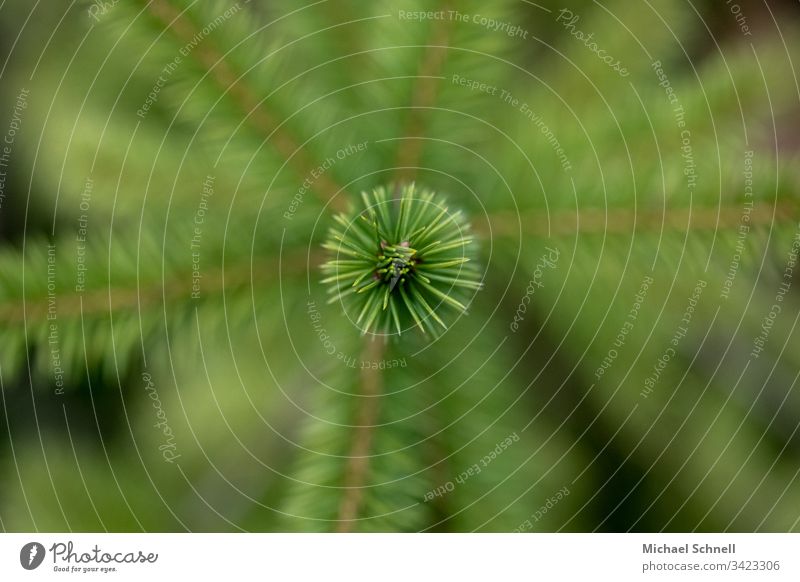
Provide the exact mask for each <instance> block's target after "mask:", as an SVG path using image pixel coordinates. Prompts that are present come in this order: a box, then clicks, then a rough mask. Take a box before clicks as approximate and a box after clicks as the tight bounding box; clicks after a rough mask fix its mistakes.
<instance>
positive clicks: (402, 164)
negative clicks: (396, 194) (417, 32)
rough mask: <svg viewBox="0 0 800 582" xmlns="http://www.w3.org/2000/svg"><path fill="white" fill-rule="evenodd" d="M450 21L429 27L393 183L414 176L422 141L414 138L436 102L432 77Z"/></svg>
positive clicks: (439, 66)
mask: <svg viewBox="0 0 800 582" xmlns="http://www.w3.org/2000/svg"><path fill="white" fill-rule="evenodd" d="M449 7H450V1H449V0H444V1H443V2H442V5H441V10H448V9H449ZM451 26H452V22H451V21H450V20H445V19H443V20H435V21H434V22H433V24H432V27H431V39H430V42H428V44H427V47H426V49H425V54H424V56H423V58H422V62H420V66H419V70H418V72H417V83H416V86H415V87H414V90H413V92H412V96H411V110H410V112H409V114H408V121H407V126H406V131H405V139H403V140H402V141H401V142H400V146H399V149H398V151H397V173H396V176H395V183H396V184H400V183H403V182H410V181H412V180H413V179H414V177H415V176H416V166H417V164H419V160H420V157H421V154H422V144H423V142H422V140H421V139H416V138H417V137H418V136H420V135H421V134H422V133H423V130H424V129H425V117H426V113H427V109H428V108H429V107H432V106H433V105H434V104H435V103H436V95H437V89H438V87H439V83H438V79H437V78H436V77H437V76H438V75H439V73H440V72H441V70H442V67H443V66H444V61H445V58H446V57H447V46H448V43H449V40H450V29H451Z"/></svg>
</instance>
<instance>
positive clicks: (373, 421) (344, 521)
mask: <svg viewBox="0 0 800 582" xmlns="http://www.w3.org/2000/svg"><path fill="white" fill-rule="evenodd" d="M383 355H384V343H383V342H382V341H378V340H376V339H374V338H373V340H372V341H368V342H367V343H366V345H365V346H364V354H363V357H362V359H363V360H364V361H366V362H379V361H381V360H383ZM381 373H382V372H381V371H380V370H377V369H374V368H372V367H367V368H364V369H363V370H361V397H362V398H361V402H360V403H359V406H358V410H357V418H356V427H355V429H354V431H353V442H352V445H351V448H350V454H349V459H348V461H347V466H346V467H345V473H344V486H345V490H344V496H343V497H342V501H341V504H340V506H339V521H338V524H337V527H336V531H337V532H340V533H345V532H349V531H352V529H353V526H354V525H355V524H356V520H357V519H358V515H359V510H360V508H361V505H362V499H363V497H364V489H363V488H364V486H365V484H366V481H367V478H368V477H369V455H370V451H371V449H372V442H373V440H374V434H375V429H376V425H377V424H378V417H379V413H380V394H381V389H382V376H381Z"/></svg>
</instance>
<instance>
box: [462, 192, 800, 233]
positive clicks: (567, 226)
mask: <svg viewBox="0 0 800 582" xmlns="http://www.w3.org/2000/svg"><path fill="white" fill-rule="evenodd" d="M742 208H743V203H742V202H741V201H737V202H733V203H730V204H727V205H725V206H720V207H708V206H700V207H695V208H673V209H667V210H665V211H661V210H638V211H634V210H631V209H627V208H611V209H608V210H604V209H601V208H581V209H579V210H578V211H577V212H576V211H574V210H558V211H555V212H553V213H552V214H551V215H550V216H549V217H548V216H547V215H546V214H543V213H542V212H540V211H530V212H524V213H522V214H521V215H519V218H518V217H517V215H516V214H514V213H512V212H506V211H503V212H495V213H492V214H491V215H490V216H489V223H491V225H492V234H493V235H494V236H516V235H517V234H518V228H517V226H516V225H517V223H518V222H521V223H522V225H523V226H522V232H523V235H526V236H534V237H546V236H564V235H570V234H596V233H600V234H602V233H607V234H624V233H626V232H631V231H633V230H634V228H635V229H636V230H647V231H653V229H656V230H658V229H660V228H661V226H662V224H663V227H664V228H665V229H667V230H687V229H688V230H691V231H701V230H730V229H734V228H737V227H738V226H739V225H740V224H741V223H742V215H743V210H742ZM798 211H800V201H798V200H794V199H791V198H784V199H782V200H780V201H778V202H777V203H775V205H774V206H773V205H772V204H771V203H769V202H768V201H762V202H761V203H760V204H759V203H758V202H757V203H756V204H755V205H754V206H753V209H752V210H751V211H750V213H749V218H750V220H749V222H748V225H749V226H750V227H751V228H752V227H754V226H769V225H772V224H777V223H785V222H786V223H788V222H793V221H795V220H797V216H798ZM481 228H482V227H481V226H480V225H476V227H475V229H476V230H477V231H479V232H481V234H488V231H485V230H484V231H482V230H481Z"/></svg>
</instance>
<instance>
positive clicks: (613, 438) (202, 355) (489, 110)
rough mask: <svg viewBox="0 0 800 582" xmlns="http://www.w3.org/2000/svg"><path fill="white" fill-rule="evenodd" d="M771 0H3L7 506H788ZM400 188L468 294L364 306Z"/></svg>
mask: <svg viewBox="0 0 800 582" xmlns="http://www.w3.org/2000/svg"><path fill="white" fill-rule="evenodd" d="M487 4H489V5H487ZM429 12H433V13H434V14H428V13H429ZM798 16H800V4H798V3H797V2H796V1H789V0H787V1H777V0H762V1H758V0H736V2H726V1H722V0H719V1H712V0H660V1H658V2H655V1H642V2H638V1H637V2H629V1H623V0H619V1H613V0H598V1H593V2H589V1H577V0H575V1H565V2H559V3H555V2H550V1H546V0H542V1H540V2H529V1H527V0H507V1H501V2H491V3H485V2H472V1H471V0H467V1H464V2H447V1H446V0H445V1H443V2H421V1H413V0H408V1H405V0H403V1H401V2H388V1H376V2H369V3H365V2H360V1H356V0H321V1H319V2H314V3H311V2H309V3H305V2H302V3H296V2H288V1H278V2H267V1H262V0H250V2H243V1H242V2H239V3H236V2H232V1H228V2H221V1H220V2H216V1H215V2H205V1H198V2H193V1H191V0H152V1H146V0H140V1H136V2H128V1H127V0H126V1H125V2H114V1H111V0H107V1H106V2H99V1H98V2H94V3H91V2H66V1H54V0H50V1H48V2H42V1H40V0H37V1H27V0H26V1H22V0H4V1H0V78H2V82H1V83H0V136H2V137H0V139H3V140H4V141H3V143H1V144H0V155H2V154H4V152H5V154H4V155H5V157H4V158H3V165H2V167H0V171H2V172H3V174H2V178H3V181H2V182H0V188H2V190H0V239H2V242H1V245H2V248H1V249H0V386H1V387H2V400H0V409H2V414H0V466H2V469H0V528H2V529H3V530H5V531H29V530H41V531H64V530H74V531H185V530H191V531H239V530H247V531H334V530H340V531H341V530H344V531H797V530H798V529H800V481H798V477H800V437H799V436H798V426H800V388H798V387H797V380H798V374H800V349H798V348H800V340H799V336H798V325H797V324H798V319H797V318H798V314H800V311H799V310H798V306H800V294H799V293H800V280H798V276H800V275H799V273H800V267H798V265H797V257H798V250H799V249H800V242H798V241H800V238H798V237H799V236H800V212H798V211H799V210H800V205H799V204H798V192H799V189H800V182H798V168H800V165H798V162H800V158H799V157H798V147H800V139H799V138H798V136H800V85H799V84H798V73H797V63H798V62H800V43H799V42H798V41H799V39H800V36H798V35H799V34H800V29H798V24H800V21H799V20H798ZM604 59H606V60H604ZM615 63H619V66H618V67H617V68H616V69H615ZM623 70H624V74H623ZM358 144H363V145H364V147H363V148H359V147H358ZM2 148H5V149H2ZM410 181H415V182H416V183H417V184H420V185H424V186H425V187H428V188H432V189H434V190H436V191H437V192H441V193H442V194H443V196H445V197H446V198H443V199H446V200H447V201H448V203H449V204H451V205H452V206H453V207H454V208H460V209H462V210H463V211H464V212H465V213H466V215H467V216H468V217H469V220H470V222H471V223H472V226H473V228H474V230H475V232H476V233H477V235H478V239H479V242H480V248H481V251H480V264H481V266H482V268H483V270H484V278H483V281H484V288H483V289H482V290H481V291H480V292H479V293H478V294H477V295H476V296H475V299H474V301H473V303H472V305H471V306H470V310H469V314H468V315H466V316H463V317H460V318H457V321H456V322H455V323H454V324H453V325H452V327H450V329H449V330H448V331H447V333H445V334H443V335H442V337H440V338H438V339H436V340H433V339H431V338H428V337H425V336H423V335H422V334H420V333H417V332H409V333H407V334H403V336H402V337H399V338H398V337H389V338H384V337H382V336H381V337H377V338H373V337H372V336H369V335H368V336H366V337H362V336H361V334H360V333H359V330H358V329H357V328H356V327H355V326H354V325H353V324H352V323H351V322H350V321H349V320H348V318H347V317H345V314H344V313H343V312H342V310H341V308H340V307H339V305H337V304H333V305H329V304H327V303H326V299H327V297H326V293H325V288H324V286H323V285H322V284H321V283H320V279H321V274H320V271H319V265H320V263H321V262H322V261H323V260H324V253H323V251H322V249H321V247H320V245H321V242H322V240H323V239H324V237H325V233H326V231H327V229H328V227H329V226H330V225H331V223H332V221H331V217H332V215H333V213H334V212H335V211H338V210H341V209H343V208H347V207H348V205H349V204H350V203H351V202H352V201H355V200H357V195H358V193H359V192H360V191H361V190H369V189H371V188H373V187H376V186H378V185H384V184H385V185H388V184H401V183H407V182H410ZM376 345H380V346H381V347H380V349H378V348H376Z"/></svg>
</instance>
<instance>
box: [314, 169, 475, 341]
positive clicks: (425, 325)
mask: <svg viewBox="0 0 800 582" xmlns="http://www.w3.org/2000/svg"><path fill="white" fill-rule="evenodd" d="M361 201H362V204H363V207H362V208H361V209H358V210H351V212H349V213H343V214H338V215H336V216H335V217H334V220H335V221H336V223H337V226H334V227H332V228H331V229H330V232H329V236H328V239H327V241H326V242H325V243H324V244H323V247H324V248H325V249H327V250H328V251H330V252H331V253H333V256H332V257H331V258H330V260H329V261H327V262H326V263H325V264H324V265H323V266H322V271H323V272H324V273H325V274H326V275H327V276H326V277H325V278H324V279H323V283H325V284H328V285H329V286H330V287H329V289H328V293H329V294H330V295H331V297H330V299H329V303H335V302H337V301H340V302H342V305H343V307H344V309H345V312H346V313H347V314H348V316H349V317H350V318H351V319H352V321H353V322H354V323H355V324H356V325H357V326H358V327H360V329H361V331H362V333H364V334H366V333H368V332H371V333H386V334H389V333H395V332H396V333H397V334H398V335H401V334H402V333H403V331H405V330H407V329H408V328H410V327H413V326H416V327H418V328H419V329H420V330H421V331H422V332H423V333H428V332H430V333H431V334H432V335H434V336H437V335H439V334H440V333H441V332H442V331H444V330H446V329H447V328H448V324H447V323H446V318H447V315H446V314H444V313H442V312H443V311H448V310H449V311H451V312H453V311H454V312H456V313H465V312H466V310H467V306H468V304H469V300H470V299H471V296H472V295H473V294H474V292H475V291H477V290H478V289H480V288H481V286H482V284H481V271H480V269H479V268H478V267H477V265H476V264H475V255H476V254H477V248H476V247H477V245H476V243H475V239H474V237H473V236H472V235H471V233H470V225H469V223H468V221H467V220H466V219H465V217H464V215H463V213H462V212H461V211H451V210H450V208H449V207H448V206H446V205H445V204H444V201H443V198H442V197H441V196H438V195H437V194H435V193H434V192H432V191H429V190H424V191H421V192H417V191H416V189H415V187H414V185H413V184H410V185H408V186H405V187H403V188H402V191H401V193H400V197H399V198H390V197H389V195H388V194H387V190H386V189H385V188H384V187H379V188H376V189H375V190H373V192H372V194H371V195H370V194H367V193H366V192H362V194H361Z"/></svg>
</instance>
